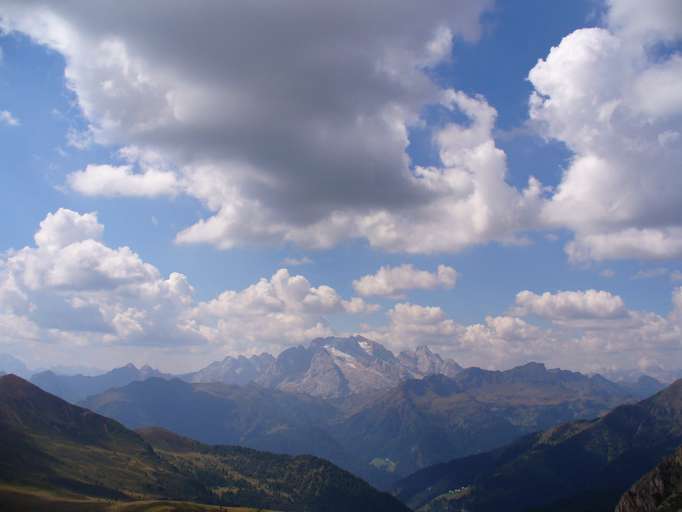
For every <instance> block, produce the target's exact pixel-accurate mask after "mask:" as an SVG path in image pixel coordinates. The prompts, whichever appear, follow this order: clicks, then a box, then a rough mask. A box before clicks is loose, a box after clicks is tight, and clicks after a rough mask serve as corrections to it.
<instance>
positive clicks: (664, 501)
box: [616, 448, 682, 512]
mask: <svg viewBox="0 0 682 512" xmlns="http://www.w3.org/2000/svg"><path fill="white" fill-rule="evenodd" d="M680 509H682V448H678V449H677V451H676V452H675V454H674V455H672V456H670V457H667V458H665V459H664V460H663V461H662V462H661V463H660V464H659V465H658V466H656V467H655V468H654V469H653V470H651V471H650V472H649V473H647V474H646V475H644V476H643V477H642V478H641V479H640V480H639V481H638V482H637V483H636V484H634V485H633V486H632V487H631V488H630V489H629V490H628V491H627V492H626V493H625V494H623V497H622V498H621V499H620V502H619V503H618V506H617V507H616V512H673V511H675V512H676V511H678V510H680Z"/></svg>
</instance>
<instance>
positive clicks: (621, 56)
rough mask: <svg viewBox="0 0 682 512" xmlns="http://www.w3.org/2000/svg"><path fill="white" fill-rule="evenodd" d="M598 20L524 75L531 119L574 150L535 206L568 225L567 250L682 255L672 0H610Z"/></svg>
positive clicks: (680, 110) (596, 255) (681, 157)
mask: <svg viewBox="0 0 682 512" xmlns="http://www.w3.org/2000/svg"><path fill="white" fill-rule="evenodd" d="M606 22H607V25H606V27H605V28H588V29H580V30H576V31H575V32H573V33H571V34H569V35H568V36H566V37H565V38H564V39H563V40H562V41H561V42H560V44H559V45H558V46H556V47H554V48H552V49H551V51H550V52H549V55H548V56H547V57H546V58H545V59H543V60H540V61H539V62H538V63H537V65H536V66H535V67H534V68H533V69H532V70H531V71H530V73H529V75H528V78H529V80H530V81H531V83H532V84H533V86H534V88H535V91H534V93H533V95H532V97H531V100H530V116H531V119H532V121H533V122H534V123H535V124H536V126H538V127H539V129H540V130H541V132H542V133H543V134H544V135H546V136H547V137H550V138H553V139H556V140H559V141H561V142H563V143H565V144H566V145H567V146H568V148H570V149H571V150H572V151H573V153H574V157H573V160H572V163H571V165H570V166H569V168H568V169H567V170H566V171H565V173H564V176H563V178H562V180H561V183H560V184H559V186H558V187H557V189H556V192H555V193H554V194H553V196H552V197H551V199H550V200H549V201H548V202H547V204H546V205H545V206H544V208H543V212H542V218H543V220H544V221H545V222H546V223H547V224H548V225H550V226H562V227H568V228H570V229H572V230H573V231H574V232H575V239H574V240H573V241H572V242H570V243H569V244H568V246H567V248H566V251H567V253H568V255H569V257H570V259H571V260H573V261H577V262H581V261H590V260H597V261H599V260H609V259H623V258H641V259H645V258H646V259H671V258H679V257H680V256H682V223H681V219H682V209H681V206H680V205H682V174H681V173H680V172H679V171H680V161H682V145H680V144H679V138H680V134H681V133H682V89H681V88H680V87H679V83H680V82H681V81H682V54H680V53H679V52H675V51H665V52H662V53H661V50H660V47H658V46H657V45H658V44H660V43H670V42H673V41H675V40H678V39H679V38H680V37H682V15H680V3H679V2H675V1H674V0H656V1H652V2H636V1H632V0H612V1H611V2H609V10H608V14H607V18H606Z"/></svg>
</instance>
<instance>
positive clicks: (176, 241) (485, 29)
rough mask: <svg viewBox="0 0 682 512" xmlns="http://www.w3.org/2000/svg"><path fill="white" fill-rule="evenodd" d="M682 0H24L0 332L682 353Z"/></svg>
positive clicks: (132, 357)
mask: <svg viewBox="0 0 682 512" xmlns="http://www.w3.org/2000/svg"><path fill="white" fill-rule="evenodd" d="M681 40H682V3H680V2H678V1H677V0H655V1H654V0H652V1H650V2H639V1H636V0H610V1H604V2H600V1H597V0H583V1H575V2H546V1H534V0H522V1H519V2H510V1H498V2H493V1H492V0H491V1H459V2H449V1H438V0H433V1H428V2H423V1H422V2H416V1H415V2H412V1H405V2H400V3H396V2H390V1H377V2H372V3H367V2H359V1H358V2H356V1H348V2H342V3H338V2H335V3H331V2H315V3H310V2H304V1H298V0H291V1H289V2H269V1H263V2H246V1H244V2H242V1H235V2H229V3H226V2H213V1H206V2H200V3H199V6H193V7H191V8H190V7H189V6H188V4H187V3H186V2H183V1H180V0H177V1H175V0H172V1H160V0H159V1H155V0H150V1H147V2H144V3H142V4H139V3H138V4H134V3H128V2H110V3H109V5H108V7H107V8H102V7H101V4H97V5H95V4H92V3H83V2H76V1H68V0H66V1H64V2H59V3H56V2H41V1H34V0H21V1H13V0H0V154H1V155H2V159H1V160H0V208H1V209H2V210H1V212H0V213H2V221H0V251H2V252H1V253H0V352H5V353H9V354H12V355H15V356H17V357H19V358H21V359H23V360H24V361H26V362H27V363H28V364H29V366H33V367H47V366H51V365H74V364H79V365H88V366H95V367H100V368H111V367H114V366H120V365H122V364H125V363H127V362H129V361H132V362H134V363H136V364H145V363H148V364H151V365H152V366H154V367H157V368H160V369H163V370H167V371H177V372H179V371H187V370H192V369H196V368H199V367H201V366H203V365H205V364H207V363H209V362H211V361H213V360H216V359H222V358H223V357H225V356H226V355H236V354H255V353H260V352H263V351H267V352H271V353H274V354H277V353H279V352H280V351H282V350H284V349H286V348H287V347H290V346H293V345H298V344H302V343H306V342H308V341H310V340H311V339H313V338H315V337H318V336H328V335H347V334H356V333H357V334H363V335H365V336H367V337H370V338H372V339H375V340H376V341H379V342H381V343H384V344H385V345H386V346H387V347H388V348H390V349H391V350H393V351H394V352H399V351H401V350H407V349H412V348H415V347H416V346H418V345H423V344H428V345H429V346H431V347H432V349H434V350H436V351H438V352H440V353H441V354H443V355H444V356H448V357H452V358H454V359H455V360H457V361H458V362H459V363H460V364H462V365H465V366H469V365H477V366H481V367H485V368H508V367H511V366H513V365H516V364H520V363H523V362H527V361H531V360H533V361H541V362H545V363H546V364H548V365H549V366H553V367H562V368H568V369H576V370H581V371H609V370H631V369H634V370H638V371H646V372H648V373H652V374H656V373H657V372H658V373H662V372H665V371H673V370H675V369H678V368H682V288H681V287H682V261H681V259H682V169H681V164H680V162H682V139H681V135H680V134H681V132H682V87H680V83H681V81H682V46H681Z"/></svg>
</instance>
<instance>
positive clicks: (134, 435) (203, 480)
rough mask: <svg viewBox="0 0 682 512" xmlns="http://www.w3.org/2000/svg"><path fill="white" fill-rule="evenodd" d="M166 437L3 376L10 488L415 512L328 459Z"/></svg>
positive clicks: (3, 439)
mask: <svg viewBox="0 0 682 512" xmlns="http://www.w3.org/2000/svg"><path fill="white" fill-rule="evenodd" d="M160 432H161V431H160V430H159V429H146V430H142V431H140V432H133V431H131V430H129V429H127V428H125V427H124V426H123V425H121V424H120V423H118V422H117V421H114V420H112V419H109V418H106V417H104V416H101V415H99V414H97V413H95V412H92V411H90V410H88V409H84V408H81V407H78V406H74V405H72V404H70V403H68V402H66V401H64V400H62V399H60V398H58V397H56V396H53V395H51V394H49V393H46V392H45V391H43V390H41V389H40V388H38V387H37V386H35V385H33V384H31V383H29V382H27V381H25V380H23V379H21V378H20V377H17V376H15V375H6V376H4V377H0V433H1V434H2V435H0V483H2V484H3V485H4V486H10V487H11V488H12V487H14V488H17V489H27V488H39V489H47V490H50V489H51V490H62V491H65V492H70V493H72V494H74V493H75V494H76V495H77V496H81V497H82V498H83V500H89V499H91V498H97V499H100V500H101V499H109V500H116V501H121V500H122V501H130V500H133V501H134V500H149V499H152V500H153V499H157V500H158V499H161V500H168V499H174V500H182V501H191V502H197V503H206V504H224V505H234V506H242V505H248V506H255V507H259V508H268V509H277V510H282V511H301V512H303V511H309V510H310V511H314V510H319V511H337V512H342V511H346V510H366V511H368V512H369V511H374V510H379V511H387V512H388V511H389V510H390V511H394V510H395V511H403V510H405V511H407V508H406V507H404V506H403V505H401V504H400V503H399V502H398V501H397V500H395V499H394V498H392V497H390V496H389V495H387V494H384V493H380V492H378V491H376V490H375V489H373V488H371V487H370V486H369V485H368V484H367V483H365V482H363V481H362V480H360V479H358V478H357V477H354V476H353V475H351V474H350V473H348V472H345V471H343V470H341V469H339V468H337V467H336V466H334V465H333V464H332V463H330V462H328V461H325V460H323V459H319V458H316V457H311V456H299V457H291V456H286V455H274V454H270V453H266V452H260V451H256V450H251V449H247V448H242V447H234V446H209V445H205V444H202V443H198V442H196V441H193V440H189V439H184V438H181V437H180V436H177V435H176V434H174V433H172V432H169V431H162V432H163V433H162V434H161V433H160ZM155 445H156V447H155ZM180 447H181V449H179V448H180ZM2 492H3V489H0V499H1V497H2ZM86 505H87V503H86Z"/></svg>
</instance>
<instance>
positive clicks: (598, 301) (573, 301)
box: [514, 290, 627, 320]
mask: <svg viewBox="0 0 682 512" xmlns="http://www.w3.org/2000/svg"><path fill="white" fill-rule="evenodd" d="M514 313H515V314H516V315H520V316H524V315H537V316H539V317H542V318H548V319H551V320H584V319H594V318H600V319H605V318H622V317H624V316H625V315H626V314H627V310H626V309H625V304H624V302H623V299H621V298H620V297H619V296H617V295H613V294H612V293H610V292H606V291H601V290H599V291H598V290H585V291H561V292H557V293H550V292H545V293H543V294H541V295H538V294H536V293H533V292H531V291H528V290H524V291H522V292H519V293H517V294H516V302H515V307H514Z"/></svg>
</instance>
